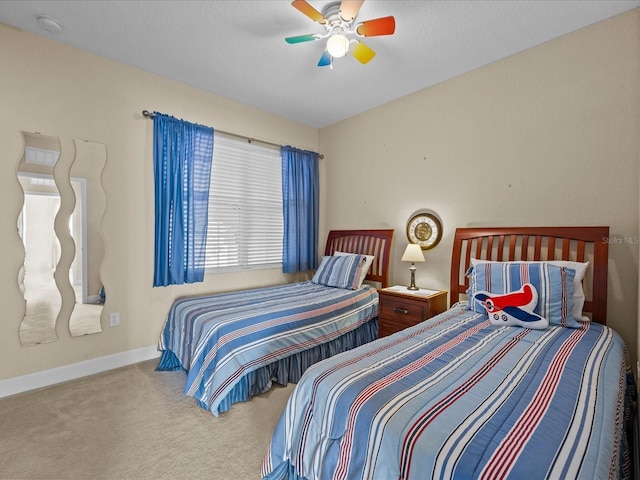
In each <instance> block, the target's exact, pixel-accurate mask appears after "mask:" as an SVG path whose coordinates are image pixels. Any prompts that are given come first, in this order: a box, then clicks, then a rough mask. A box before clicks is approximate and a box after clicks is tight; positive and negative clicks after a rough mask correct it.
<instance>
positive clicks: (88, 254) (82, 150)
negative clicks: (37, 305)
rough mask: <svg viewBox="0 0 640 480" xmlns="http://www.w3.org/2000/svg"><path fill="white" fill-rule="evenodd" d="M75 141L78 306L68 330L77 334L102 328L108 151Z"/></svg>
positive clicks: (74, 279) (74, 229)
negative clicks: (102, 277)
mask: <svg viewBox="0 0 640 480" xmlns="http://www.w3.org/2000/svg"><path fill="white" fill-rule="evenodd" d="M74 142H75V147H76V156H75V160H74V162H73V165H72V166H71V186H72V187H73V191H74V193H75V197H76V202H75V208H74V210H73V214H72V215H71V222H70V225H69V227H70V230H71V236H72V237H73V240H74V242H75V246H76V248H75V257H74V260H73V263H72V264H71V270H70V276H69V279H70V281H71V284H72V286H73V290H74V293H75V307H74V309H73V312H72V313H71V318H70V320H69V331H70V332H71V335H72V336H78V335H88V334H90V333H98V332H101V331H102V327H101V325H100V316H101V315H102V309H103V303H104V290H103V288H102V281H101V279H100V267H101V266H102V260H103V259H104V241H103V238H102V228H101V225H102V217H103V216H104V212H105V210H106V203H107V202H106V196H105V193H104V190H103V189H102V182H101V178H102V170H103V169H104V166H105V164H106V161H107V151H106V148H105V146H104V145H102V144H100V143H95V142H88V141H86V140H78V139H75V140H74Z"/></svg>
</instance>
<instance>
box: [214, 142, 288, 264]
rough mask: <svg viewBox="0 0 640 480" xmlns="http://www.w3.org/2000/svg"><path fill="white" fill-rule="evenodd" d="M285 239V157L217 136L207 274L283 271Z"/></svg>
mask: <svg viewBox="0 0 640 480" xmlns="http://www.w3.org/2000/svg"><path fill="white" fill-rule="evenodd" d="M282 238H283V220H282V160H281V157H280V151H279V150H278V149H276V148H271V147H267V146H263V145H260V144H257V143H249V142H247V141H246V140H243V139H238V138H234V137H230V136H227V135H224V134H218V133H215V134H214V143H213V162H212V165H211V188H210V190H209V224H208V228H207V251H206V263H205V268H206V272H207V273H214V272H218V271H221V270H227V271H228V270H245V269H258V268H270V267H271V268H274V267H277V266H278V265H281V264H282Z"/></svg>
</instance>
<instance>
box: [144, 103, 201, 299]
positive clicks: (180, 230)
mask: <svg viewBox="0 0 640 480" xmlns="http://www.w3.org/2000/svg"><path fill="white" fill-rule="evenodd" d="M154 115H155V116H154V118H153V166H154V173H155V197H156V203H155V214H156V228H155V262H154V266H155V269H154V276H153V286H154V287H159V286H166V285H172V284H182V283H193V282H201V281H202V280H203V279H204V261H205V248H206V242H207V221H208V205H209V183H210V178H211V160H212V157H213V128H210V127H205V126H203V125H196V124H193V123H189V122H185V121H184V120H178V119H177V118H174V117H170V116H168V115H164V114H161V113H158V112H154Z"/></svg>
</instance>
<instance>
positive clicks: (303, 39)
mask: <svg viewBox="0 0 640 480" xmlns="http://www.w3.org/2000/svg"><path fill="white" fill-rule="evenodd" d="M318 38H320V37H319V36H318V35H315V34H310V35H298V36H297V37H287V38H285V41H286V42H287V43H302V42H312V41H314V40H318Z"/></svg>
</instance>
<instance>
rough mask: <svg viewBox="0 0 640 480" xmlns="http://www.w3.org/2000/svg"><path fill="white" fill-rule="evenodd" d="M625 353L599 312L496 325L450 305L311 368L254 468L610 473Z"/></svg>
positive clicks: (407, 474)
mask: <svg viewBox="0 0 640 480" xmlns="http://www.w3.org/2000/svg"><path fill="white" fill-rule="evenodd" d="M625 359H626V350H625V345H624V343H623V341H622V340H621V339H620V337H619V336H618V335H617V334H616V333H615V332H614V331H613V330H611V329H609V328H607V327H604V326H602V325H599V324H589V323H586V324H585V326H584V328H581V329H569V328H564V327H550V328H548V329H547V330H529V329H523V328H518V327H500V326H493V325H491V324H490V323H489V322H488V320H487V317H486V315H481V314H478V313H475V312H472V311H469V310H466V309H464V308H462V307H457V308H453V309H451V310H449V311H447V312H445V313H443V314H441V315H438V316H437V317H434V318H433V319H431V320H429V321H426V322H423V323H421V324H419V325H417V326H415V327H412V328H410V329H407V330H405V331H403V332H400V333H398V334H395V335H392V336H390V337H385V338H381V339H379V340H377V341H375V342H372V343H370V344H368V345H365V346H363V347H360V348H357V349H354V350H352V351H350V352H346V353H343V354H340V355H336V356H334V357H332V358H330V359H328V360H325V361H323V362H320V363H318V364H316V365H314V366H312V367H311V368H309V369H308V370H307V371H306V373H305V374H304V375H303V377H302V379H301V380H300V382H299V383H298V384H297V386H296V388H295V390H294V392H293V393H292V395H291V397H290V399H289V403H288V405H287V407H286V410H285V412H284V413H283V415H282V417H281V419H280V422H279V424H278V425H277V427H276V430H275V432H274V434H273V438H272V441H271V444H270V447H269V451H268V452H267V454H266V456H265V460H264V464H263V469H262V474H263V477H264V478H268V479H274V480H275V479H289V480H292V479H299V478H305V479H308V480H313V479H333V480H339V479H350V480H354V479H379V480H389V479H416V480H417V479H419V480H424V479H443V480H446V479H471V478H481V479H490V480H494V479H499V478H513V479H524V478H526V479H535V478H548V479H572V478H584V479H590V480H592V479H606V478H618V477H619V476H621V474H620V471H621V465H625V467H626V466H627V465H626V463H625V462H627V461H628V450H625V448H624V447H625V446H626V438H625V435H624V430H625V428H624V425H625V422H624V416H625V415H624V414H623V413H624V411H625V396H626V395H630V394H629V392H628V391H625V390H626V387H627V382H629V383H630V384H632V383H633V377H632V376H630V375H628V370H627V362H626V360H625ZM629 388H633V391H634V392H635V387H634V386H629ZM627 413H628V411H627ZM623 451H624V452H625V453H624V454H623V453H621V452H623ZM623 457H624V458H623ZM622 476H624V475H622Z"/></svg>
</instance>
